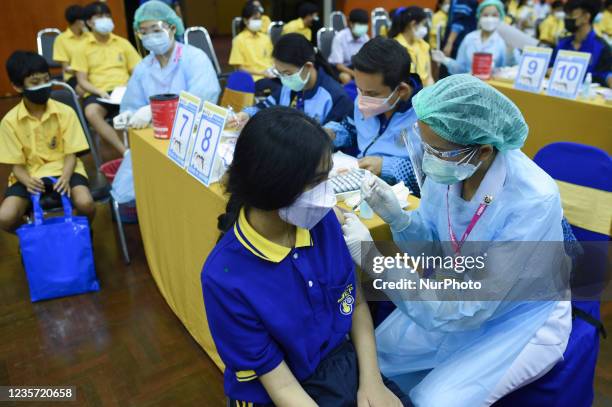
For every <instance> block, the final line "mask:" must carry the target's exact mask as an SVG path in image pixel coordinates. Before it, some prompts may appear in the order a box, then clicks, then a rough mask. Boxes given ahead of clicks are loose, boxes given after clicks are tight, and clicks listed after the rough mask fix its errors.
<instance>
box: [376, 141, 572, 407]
mask: <svg viewBox="0 0 612 407" xmlns="http://www.w3.org/2000/svg"><path fill="white" fill-rule="evenodd" d="M446 193H447V186H446V185H441V184H436V183H434V182H433V181H431V179H426V181H425V183H424V185H423V188H422V190H421V196H422V199H421V204H420V206H419V208H418V209H417V210H415V211H413V212H411V213H410V214H406V215H405V216H410V217H411V223H410V225H409V226H408V227H406V228H405V229H404V230H400V231H398V230H392V232H393V238H394V241H395V242H396V243H397V244H398V246H399V247H400V248H401V247H402V246H403V245H402V242H408V241H434V242H435V241H449V240H450V238H449V231H448V218H447V208H446ZM489 194H492V195H493V196H494V200H493V203H491V205H489V207H488V208H487V210H486V212H485V214H484V215H483V216H482V218H481V219H480V220H479V222H478V223H477V224H476V226H475V227H474V229H473V231H472V233H471V234H470V235H469V237H468V239H467V241H472V242H490V245H491V248H492V249H501V250H500V251H499V253H501V255H502V256H506V257H505V258H504V257H502V258H503V259H504V260H505V261H499V258H498V261H497V262H494V263H492V264H496V268H495V269H493V270H488V274H486V275H485V277H484V280H483V286H484V281H489V282H491V281H493V282H494V286H495V290H496V291H495V293H494V296H495V300H487V301H483V300H479V298H478V297H477V296H475V297H474V298H470V299H472V300H473V301H464V300H462V298H456V297H450V298H441V297H440V298H437V297H436V296H435V295H432V293H431V292H428V291H425V292H419V293H416V294H414V298H412V299H411V300H408V301H407V300H406V298H393V297H392V300H393V301H394V303H395V304H396V305H397V307H398V308H397V309H396V310H395V311H394V312H393V313H392V314H391V315H390V316H389V317H388V318H387V319H386V320H385V321H384V322H383V323H382V324H381V325H380V326H379V327H378V328H377V330H376V341H377V347H378V355H379V363H380V367H381V371H382V373H383V374H385V375H386V376H387V377H390V378H391V379H394V380H395V381H396V382H398V384H399V385H400V387H402V388H403V390H405V391H409V392H410V397H411V399H412V401H413V402H414V403H415V405H417V406H436V407H440V406H451V405H452V406H455V407H456V406H466V407H468V406H469V407H476V406H482V405H488V404H490V403H492V402H493V401H495V400H494V399H493V400H492V395H493V394H495V393H496V392H497V393H499V392H500V390H499V389H500V388H505V390H504V392H508V391H510V390H512V389H513V388H516V387H517V385H516V384H514V385H512V386H510V385H509V384H508V383H503V382H504V380H506V381H512V382H515V383H516V382H517V381H518V382H521V381H522V383H519V385H520V384H524V383H525V382H526V381H529V380H533V379H534V378H535V377H537V376H539V375H542V374H544V373H545V372H546V371H547V370H548V369H550V368H551V367H552V365H554V363H555V362H556V361H557V360H559V359H560V358H561V357H562V353H563V351H564V350H565V346H566V345H567V339H568V337H569V333H570V330H571V312H570V303H569V301H553V300H547V301H521V300H522V299H524V298H526V297H528V295H527V294H526V293H527V292H529V291H530V290H533V291H534V293H535V292H538V289H540V290H544V291H546V292H548V291H547V290H551V289H552V288H551V287H554V286H555V280H559V279H562V280H563V281H564V284H567V278H568V275H569V274H563V275H561V276H558V275H554V276H553V275H550V276H547V275H546V274H545V273H549V272H550V270H551V267H550V265H552V268H553V269H554V268H556V267H557V266H558V267H559V268H563V269H564V270H566V267H567V265H568V263H567V262H568V261H569V259H568V258H567V257H566V256H565V253H564V252H563V250H562V241H563V231H562V227H561V220H562V217H563V213H562V209H561V203H560V197H559V192H558V189H557V186H556V184H555V182H554V180H553V179H552V178H550V177H549V176H548V175H547V174H546V173H545V172H544V171H542V170H541V169H540V168H539V167H538V166H537V165H536V164H535V163H534V162H533V161H531V160H530V159H529V158H528V157H527V156H526V155H525V154H523V153H522V152H521V151H520V150H511V151H507V152H503V153H501V152H500V153H498V154H497V156H496V158H495V160H494V162H493V164H492V165H491V167H490V168H489V170H488V171H487V174H486V175H485V177H484V179H483V181H482V183H481V185H480V187H479V189H478V191H477V192H476V194H475V195H474V198H473V199H472V201H470V202H466V201H464V200H463V199H462V198H461V184H456V185H453V186H451V188H450V191H449V207H450V213H451V221H452V227H453V230H454V231H455V233H456V234H457V238H458V239H460V238H461V235H462V234H463V231H464V230H466V228H467V226H468V223H469V222H470V220H471V219H472V215H473V214H474V213H475V211H476V209H477V208H478V206H479V204H480V203H481V202H482V198H483V197H484V195H489ZM398 224H401V222H399V223H398ZM516 241H523V242H559V243H558V246H559V248H560V249H559V250H560V252H558V253H556V255H555V254H553V253H552V251H551V250H550V247H548V248H547V250H542V251H541V253H542V255H543V257H544V258H542V259H539V260H541V261H542V262H543V263H542V264H538V261H535V260H538V259H535V260H534V259H533V258H530V259H523V258H521V256H513V255H512V253H507V252H506V253H504V250H505V248H510V249H512V248H513V247H514V246H512V244H507V243H506V242H516ZM504 245H506V246H504ZM552 245H553V246H556V245H557V243H553V244H552ZM404 246H406V245H404ZM492 251H493V250H491V251H490V252H492ZM535 253H538V249H537V248H536V249H535ZM462 254H464V253H463V252H462ZM500 264H504V267H499V265H500ZM546 265H548V266H549V267H546ZM567 271H569V269H567ZM538 273H542V274H544V275H541V276H538ZM399 275H400V274H397V275H396V277H398V276H399ZM401 277H406V274H405V273H401ZM529 277H536V278H534V279H530V278H529ZM537 277H540V278H537ZM387 278H388V279H393V278H394V274H393V271H390V272H387ZM412 278H415V279H418V277H417V276H416V275H413V277H412ZM467 278H469V276H468V277H467ZM548 283H550V284H551V286H548ZM556 283H558V281H557V282H556ZM538 286H539V287H538ZM423 299H427V301H422V300H423ZM441 299H444V301H443V300H441ZM449 299H450V300H449ZM551 315H554V318H553V317H551ZM544 328H545V329H544ZM543 329H544V330H545V332H544V331H542V330H543ZM539 331H540V332H539ZM538 332H539V333H538ZM531 346H545V347H546V346H548V347H550V348H547V349H551V352H549V353H547V354H546V356H544V357H542V358H541V359H542V360H541V361H539V360H538V359H537V358H538V357H537V356H535V357H534V356H533V355H534V354H536V355H537V352H527V353H528V354H529V358H530V359H531V360H530V361H531V362H533V363H532V365H531V366H528V367H527V366H521V363H518V365H519V366H517V363H515V362H516V361H517V360H519V359H517V358H518V357H519V355H521V354H522V353H523V358H521V359H520V360H524V356H525V353H524V351H525V349H527V350H530V349H531V348H530V347H531ZM539 349H543V348H539ZM534 359H535V360H534ZM540 362H541V363H540ZM523 365H524V364H523ZM430 369H432V370H431V371H430V372H429V373H427V375H426V376H425V378H424V379H423V380H422V381H421V382H420V383H419V384H418V385H416V387H413V388H412V386H414V384H415V377H416V372H422V371H427V370H430ZM517 369H518V370H517ZM421 376H422V375H421ZM508 376H510V377H511V378H510V379H508ZM517 378H518V379H517ZM410 389H411V390H410ZM501 395H503V394H498V395H497V396H496V397H500V396H501Z"/></svg>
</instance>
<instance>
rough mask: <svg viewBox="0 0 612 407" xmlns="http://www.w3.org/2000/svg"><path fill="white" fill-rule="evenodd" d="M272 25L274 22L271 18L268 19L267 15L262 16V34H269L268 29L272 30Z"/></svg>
mask: <svg viewBox="0 0 612 407" xmlns="http://www.w3.org/2000/svg"><path fill="white" fill-rule="evenodd" d="M271 23H272V20H270V17H268V16H267V15H265V14H264V15H262V16H261V32H262V33H264V34H267V33H268V28H270V24H271Z"/></svg>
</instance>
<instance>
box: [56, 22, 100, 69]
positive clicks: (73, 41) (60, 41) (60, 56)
mask: <svg viewBox="0 0 612 407" xmlns="http://www.w3.org/2000/svg"><path fill="white" fill-rule="evenodd" d="M89 35H91V34H90V33H88V32H85V33H83V34H81V35H79V36H77V35H75V34H74V33H73V32H72V30H71V29H70V28H66V31H64V32H63V33H61V34H60V35H58V36H57V37H56V38H55V41H54V42H53V60H54V61H57V62H67V63H68V65H72V60H73V59H74V53H75V50H76V49H78V48H79V47H80V46H81V45H82V44H83V42H85V39H86V38H87V37H88V36H89ZM72 76H73V75H72V74H70V73H67V72H64V81H67V80H68V79H70V78H72Z"/></svg>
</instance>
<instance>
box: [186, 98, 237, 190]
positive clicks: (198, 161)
mask: <svg viewBox="0 0 612 407" xmlns="http://www.w3.org/2000/svg"><path fill="white" fill-rule="evenodd" d="M227 114H228V111H227V110H226V109H223V108H222V107H219V106H217V105H214V104H212V103H209V102H204V108H203V109H202V114H201V115H200V122H199V124H198V129H197V131H196V134H195V139H194V142H193V151H192V153H191V158H190V160H189V165H188V166H187V172H189V173H190V174H191V175H193V176H194V177H195V178H196V179H198V180H199V181H200V182H202V183H203V184H204V185H206V186H207V187H208V186H210V184H211V183H212V172H213V166H214V164H215V159H216V157H217V148H218V146H219V141H220V140H221V132H222V131H223V128H224V127H225V120H226V118H227Z"/></svg>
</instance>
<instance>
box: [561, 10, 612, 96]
mask: <svg viewBox="0 0 612 407" xmlns="http://www.w3.org/2000/svg"><path fill="white" fill-rule="evenodd" d="M600 7H601V4H600V2H599V0H569V1H568V2H567V3H566V4H565V12H566V14H567V16H566V17H565V29H566V30H567V31H568V32H570V33H571V35H570V36H569V37H565V38H562V39H561V40H559V43H558V44H557V47H556V48H555V49H554V51H553V55H552V57H551V58H550V61H551V62H550V63H551V66H552V64H553V63H554V60H555V58H556V57H557V52H559V50H562V49H565V50H570V51H580V52H588V53H589V54H591V59H590V60H589V66H588V68H587V72H590V73H591V75H592V76H593V81H594V82H599V83H600V84H602V85H604V86H608V87H612V53H611V52H610V46H609V45H608V44H607V43H606V41H605V40H604V39H602V38H601V37H599V36H597V34H596V33H595V31H594V30H593V19H594V18H595V16H596V15H597V13H598V12H599V9H600Z"/></svg>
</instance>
